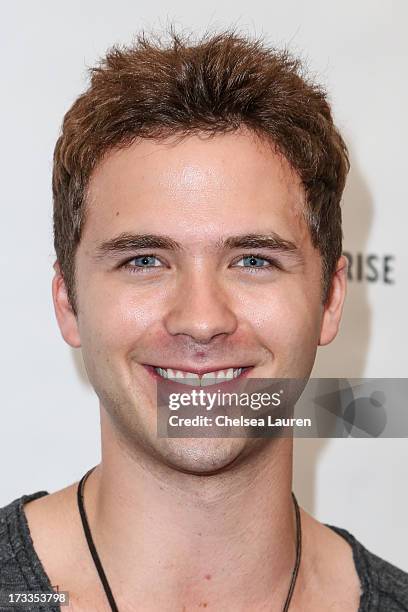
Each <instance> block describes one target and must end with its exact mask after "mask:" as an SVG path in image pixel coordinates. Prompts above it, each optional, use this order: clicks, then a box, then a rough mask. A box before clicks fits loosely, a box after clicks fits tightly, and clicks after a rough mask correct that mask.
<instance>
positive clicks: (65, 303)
mask: <svg viewBox="0 0 408 612" xmlns="http://www.w3.org/2000/svg"><path fill="white" fill-rule="evenodd" d="M54 270H55V275H54V278H53V279H52V299H53V302H54V310H55V316H56V317H57V321H58V326H59V328H60V331H61V334H62V337H63V338H64V340H65V342H67V343H68V344H69V345H70V346H72V347H73V348H79V347H80V346H81V339H80V336H79V329H78V322H77V318H76V316H75V313H74V311H73V309H72V306H71V304H70V302H69V299H68V292H67V288H66V285H65V281H64V277H63V275H62V272H61V269H60V266H59V263H58V261H56V262H55V264H54Z"/></svg>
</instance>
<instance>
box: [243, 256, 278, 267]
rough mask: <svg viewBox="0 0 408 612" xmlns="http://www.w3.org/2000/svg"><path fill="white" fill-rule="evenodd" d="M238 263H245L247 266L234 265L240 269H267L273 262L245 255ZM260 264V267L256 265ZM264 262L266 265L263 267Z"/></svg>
mask: <svg viewBox="0 0 408 612" xmlns="http://www.w3.org/2000/svg"><path fill="white" fill-rule="evenodd" d="M239 261H246V262H247V264H248V265H245V264H243V265H241V264H236V265H238V267H240V268H268V267H270V265H271V264H273V262H272V261H271V260H270V259H268V258H265V257H258V256H257V255H245V256H244V257H242V258H241V259H240V260H239ZM259 262H261V265H257V264H259ZM265 262H266V264H267V265H264V264H265Z"/></svg>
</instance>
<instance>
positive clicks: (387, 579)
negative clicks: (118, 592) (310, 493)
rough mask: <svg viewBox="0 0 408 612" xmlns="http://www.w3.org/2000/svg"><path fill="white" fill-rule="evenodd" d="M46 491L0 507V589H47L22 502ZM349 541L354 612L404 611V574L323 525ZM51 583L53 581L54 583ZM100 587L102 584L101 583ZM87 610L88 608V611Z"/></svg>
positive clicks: (39, 607) (51, 608)
mask: <svg viewBox="0 0 408 612" xmlns="http://www.w3.org/2000/svg"><path fill="white" fill-rule="evenodd" d="M44 495H48V492H47V491H37V492H36V493H32V494H31V495H23V496H22V497H19V498H18V499H15V500H14V501H12V502H10V503H9V504H8V505H7V506H4V507H3V508H0V592H2V591H3V593H4V592H11V591H12V592H36V593H39V592H47V593H48V592H51V591H53V590H56V589H53V588H52V585H51V582H50V579H49V578H48V576H47V574H46V572H45V570H44V567H43V565H42V563H41V561H40V559H39V557H38V555H37V553H36V551H35V549H34V545H33V541H32V538H31V535H30V530H29V526H28V522H27V519H26V516H25V513H24V510H23V506H24V504H25V503H28V502H29V501H32V500H34V499H37V498H38V497H43V496H44ZM327 527H330V529H333V531H335V532H336V533H338V534H339V535H340V536H342V537H343V538H344V539H345V540H347V542H349V544H350V546H351V548H352V550H353V558H354V563H355V566H356V570H357V573H358V576H359V578H360V583H361V597H360V606H359V609H358V612H408V574H407V573H406V572H403V571H402V570H400V569H398V568H397V567H395V566H394V565H392V564H391V563H388V562H387V561H384V560H383V559H380V558H379V557H377V556H376V555H374V554H373V553H371V552H370V551H368V550H367V549H366V548H365V547H364V546H363V545H362V544H361V543H360V542H358V540H356V539H355V537H354V536H353V535H351V533H349V532H348V531H346V530H345V529H342V528H340V527H334V526H333V525H327ZM54 586H55V585H54ZM101 588H102V587H101ZM65 609H66V608H65V606H60V605H59V604H55V603H54V604H38V603H37V604H31V606H30V605H25V606H24V607H21V606H20V607H17V606H14V607H10V606H9V607H4V606H2V605H0V610H1V611H2V612H3V610H4V611H6V610H14V611H16V610H19V611H20V610H21V612H22V611H23V610H24V612H28V611H35V612H39V611H43V612H45V611H47V612H64V610H65ZM90 612H91V611H90Z"/></svg>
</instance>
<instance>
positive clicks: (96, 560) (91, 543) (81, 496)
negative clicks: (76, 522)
mask: <svg viewBox="0 0 408 612" xmlns="http://www.w3.org/2000/svg"><path fill="white" fill-rule="evenodd" d="M95 468H96V465H95V467H93V468H91V469H90V470H88V471H87V472H86V474H84V475H83V476H82V478H81V480H80V481H79V483H78V488H77V500H78V509H79V514H80V516H81V521H82V527H83V529H84V533H85V537H86V541H87V543H88V547H89V550H90V553H91V555H92V559H93V560H94V563H95V567H96V569H97V572H98V574H99V578H100V580H101V582H102V585H103V588H104V590H105V594H106V597H107V598H108V601H109V604H110V607H111V610H112V612H119V609H118V606H117V605H116V602H115V598H114V597H113V594H112V591H111V588H110V586H109V582H108V579H107V578H106V574H105V572H104V569H103V566H102V563H101V560H100V558H99V555H98V553H97V550H96V548H95V544H94V541H93V538H92V534H91V530H90V528H89V523H88V519H87V517H86V512H85V508H84V485H85V481H86V479H87V478H88V476H89V474H90V473H91V472H93V470H94V469H95ZM292 498H293V503H294V506H295V513H296V560H295V565H294V568H293V571H292V578H291V581H290V585H289V591H288V594H287V596H286V601H285V605H284V606H283V610H282V612H288V610H289V604H290V602H291V599H292V595H293V591H294V589H295V584H296V578H297V576H298V573H299V566H300V559H301V556H302V527H301V522H300V512H299V506H298V503H297V499H296V497H295V494H294V493H293V492H292Z"/></svg>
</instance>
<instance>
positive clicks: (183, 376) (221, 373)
mask: <svg viewBox="0 0 408 612" xmlns="http://www.w3.org/2000/svg"><path fill="white" fill-rule="evenodd" d="M242 369H243V368H229V369H227V370H217V371H214V372H207V373H206V374H203V376H202V377H201V378H200V376H199V375H198V374H195V373H194V372H183V371H182V370H172V369H171V368H166V369H164V368H155V370H156V372H157V373H158V374H159V375H160V376H161V377H162V378H172V379H175V380H177V382H179V383H182V384H184V385H190V386H195V387H197V386H200V385H201V387H205V386H207V385H213V384H215V382H227V381H229V380H233V379H234V378H238V376H240V375H241V372H242Z"/></svg>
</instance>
